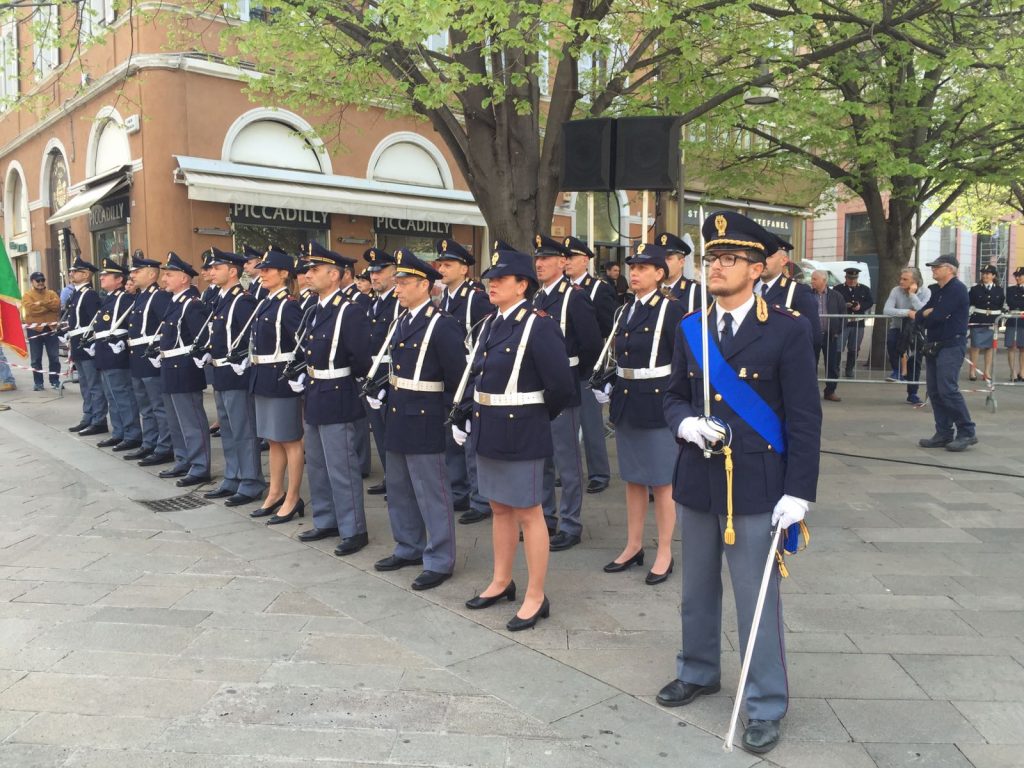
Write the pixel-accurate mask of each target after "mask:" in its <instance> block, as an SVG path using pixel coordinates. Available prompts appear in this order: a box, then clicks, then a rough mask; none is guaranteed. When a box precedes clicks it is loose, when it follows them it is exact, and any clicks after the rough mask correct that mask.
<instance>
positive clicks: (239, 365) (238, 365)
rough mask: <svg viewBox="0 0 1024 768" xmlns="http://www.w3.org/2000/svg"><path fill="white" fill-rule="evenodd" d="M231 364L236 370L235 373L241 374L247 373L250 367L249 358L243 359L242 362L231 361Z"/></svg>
mask: <svg viewBox="0 0 1024 768" xmlns="http://www.w3.org/2000/svg"><path fill="white" fill-rule="evenodd" d="M230 365H231V370H232V371H234V372H235V375H236V376H241V375H242V374H243V373H245V369H246V368H248V367H249V358H248V357H247V358H245V360H243V361H242V362H240V363H230Z"/></svg>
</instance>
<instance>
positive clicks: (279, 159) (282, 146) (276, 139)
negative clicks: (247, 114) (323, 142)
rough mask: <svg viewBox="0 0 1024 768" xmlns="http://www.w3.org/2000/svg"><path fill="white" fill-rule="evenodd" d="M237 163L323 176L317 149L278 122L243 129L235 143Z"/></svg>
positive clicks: (232, 154)
mask: <svg viewBox="0 0 1024 768" xmlns="http://www.w3.org/2000/svg"><path fill="white" fill-rule="evenodd" d="M228 159H229V160H230V161H231V162H233V163H243V164H245V165H261V166H267V167H271V168H287V169H289V170H295V171H311V172H313V173H323V172H324V169H323V167H322V166H321V163H320V156H319V153H318V152H317V151H316V149H315V148H314V147H313V145H312V144H311V143H310V142H309V140H307V139H306V138H305V137H304V136H302V135H301V134H300V133H299V132H298V131H296V130H295V129H294V128H293V127H292V126H290V125H287V124H286V123H282V122H279V121H277V120H257V121H256V122H254V123H249V125H247V126H245V127H244V128H242V130H241V131H239V132H238V135H237V136H235V138H234V140H233V141H232V143H231V151H230V154H229V156H228Z"/></svg>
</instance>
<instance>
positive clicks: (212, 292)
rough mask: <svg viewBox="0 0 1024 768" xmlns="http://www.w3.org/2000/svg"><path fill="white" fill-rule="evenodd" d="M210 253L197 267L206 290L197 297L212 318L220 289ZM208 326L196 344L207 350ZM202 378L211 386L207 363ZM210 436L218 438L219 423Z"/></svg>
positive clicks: (210, 370)
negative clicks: (212, 270)
mask: <svg viewBox="0 0 1024 768" xmlns="http://www.w3.org/2000/svg"><path fill="white" fill-rule="evenodd" d="M212 256H213V254H212V252H211V251H204V252H203V262H202V264H201V265H200V267H199V278H200V279H201V280H202V281H203V282H204V283H206V288H205V289H203V292H202V293H201V294H200V295H199V300H200V301H201V302H202V303H203V309H205V310H206V313H207V314H208V315H210V316H211V317H212V316H213V313H214V311H215V310H216V309H217V303H218V302H219V301H220V288H218V287H217V286H216V285H214V284H213V280H212V278H211V268H212V267H213V261H212ZM209 331H210V326H209V324H207V325H206V326H205V327H204V329H203V333H202V334H201V335H200V338H199V339H198V340H197V343H198V344H201V345H202V346H203V347H204V348H206V349H207V350H208V349H209V346H210V336H209ZM203 376H204V377H205V378H206V384H207V386H210V387H212V386H213V366H212V365H210V363H209V362H207V363H206V365H205V366H203ZM210 435H211V436H213V437H220V422H219V421H217V422H214V423H213V424H211V425H210Z"/></svg>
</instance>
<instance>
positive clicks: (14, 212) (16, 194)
mask: <svg viewBox="0 0 1024 768" xmlns="http://www.w3.org/2000/svg"><path fill="white" fill-rule="evenodd" d="M4 222H5V224H6V227H5V228H6V230H7V231H6V233H5V234H6V236H7V239H8V240H10V239H12V238H20V237H27V235H28V229H29V219H28V192H27V190H26V189H25V179H24V177H23V176H22V174H21V169H20V168H19V167H17V166H13V165H12V166H11V167H10V169H9V170H8V171H7V184H6V186H5V194H4Z"/></svg>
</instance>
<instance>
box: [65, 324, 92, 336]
mask: <svg viewBox="0 0 1024 768" xmlns="http://www.w3.org/2000/svg"><path fill="white" fill-rule="evenodd" d="M91 330H92V326H91V325H87V326H85V328H75V330H73V331H68V338H69V339H73V338H75V336H81V335H82V334H83V333H88V332H89V331H91Z"/></svg>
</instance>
